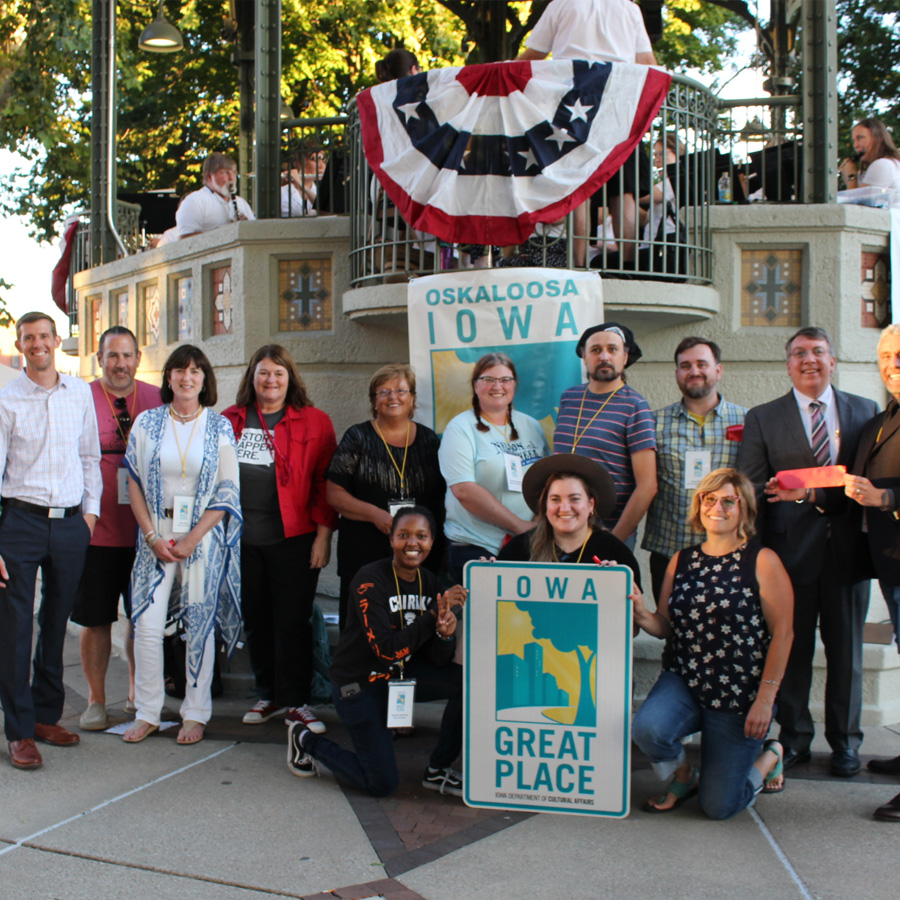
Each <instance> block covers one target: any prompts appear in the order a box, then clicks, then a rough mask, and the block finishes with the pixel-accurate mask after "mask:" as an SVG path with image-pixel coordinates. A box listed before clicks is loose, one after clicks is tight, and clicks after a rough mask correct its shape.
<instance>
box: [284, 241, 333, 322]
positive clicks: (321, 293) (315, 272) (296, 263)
mask: <svg viewBox="0 0 900 900" xmlns="http://www.w3.org/2000/svg"><path fill="white" fill-rule="evenodd" d="M331 327H332V295H331V258H330V257H329V258H327V259H282V260H279V261H278V330H279V331H330V330H331Z"/></svg>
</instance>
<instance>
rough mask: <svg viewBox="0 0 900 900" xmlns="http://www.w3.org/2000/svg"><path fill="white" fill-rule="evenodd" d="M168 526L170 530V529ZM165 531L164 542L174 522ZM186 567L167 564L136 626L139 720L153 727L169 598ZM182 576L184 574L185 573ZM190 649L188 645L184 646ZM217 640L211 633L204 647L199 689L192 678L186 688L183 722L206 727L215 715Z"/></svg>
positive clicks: (160, 694)
mask: <svg viewBox="0 0 900 900" xmlns="http://www.w3.org/2000/svg"><path fill="white" fill-rule="evenodd" d="M166 525H168V526H169V527H168V528H166ZM161 531H164V533H163V540H168V539H169V537H170V536H171V523H170V522H168V521H167V522H166V523H165V524H164V525H163V526H162V528H161ZM182 566H183V564H182V563H180V562H177V563H165V567H164V572H165V574H164V576H163V580H162V581H161V582H160V584H159V585H158V586H157V588H156V590H155V591H154V592H153V600H152V602H151V603H150V605H149V606H148V607H147V608H146V609H145V610H144V612H143V613H141V615H140V616H139V617H138V620H137V622H135V625H134V702H135V705H136V706H137V714H136V718H138V719H140V720H141V721H143V722H149V723H150V724H151V725H159V720H160V713H161V712H162V708H163V702H164V701H165V696H166V694H165V687H164V683H165V682H164V675H163V630H164V628H165V625H166V616H167V614H168V611H169V596H170V594H171V593H172V584H173V583H174V581H175V573H176V571H177V570H178V569H179V567H182ZM181 574H182V576H183V575H184V572H183V571H182V573H181ZM184 648H185V650H187V644H185V645H184ZM215 651H216V639H215V633H214V631H213V632H210V635H209V637H208V638H207V639H206V646H205V647H204V648H203V663H202V664H201V666H200V677H199V678H198V679H197V684H196V686H195V685H194V683H193V682H192V680H191V678H190V676H188V678H187V684H186V685H185V692H184V702H183V703H182V704H181V711H180V712H181V719H182V721H187V720H190V721H192V722H202V723H203V724H204V725H205V724H206V723H207V722H208V721H209V719H210V716H211V715H212V697H211V696H210V687H211V685H212V676H213V668H214V665H215Z"/></svg>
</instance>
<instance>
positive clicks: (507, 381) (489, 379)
mask: <svg viewBox="0 0 900 900" xmlns="http://www.w3.org/2000/svg"><path fill="white" fill-rule="evenodd" d="M475 380H476V381H482V382H484V383H485V384H486V385H487V386H488V387H493V385H495V384H502V385H503V387H509V386H510V385H511V384H515V383H516V379H515V378H513V377H512V375H502V376H501V377H500V378H495V377H494V376H493V375H479V376H478V377H477V378H476V379H475Z"/></svg>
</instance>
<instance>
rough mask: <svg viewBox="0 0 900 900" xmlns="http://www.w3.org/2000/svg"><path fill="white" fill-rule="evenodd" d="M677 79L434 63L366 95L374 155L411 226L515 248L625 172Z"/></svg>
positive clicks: (639, 70)
mask: <svg viewBox="0 0 900 900" xmlns="http://www.w3.org/2000/svg"><path fill="white" fill-rule="evenodd" d="M670 82H671V76H670V75H668V74H667V73H666V72H663V71H660V70H659V69H654V68H648V67H647V66H639V65H632V64H628V63H599V62H595V63H589V62H583V61H579V60H540V61H535V62H502V63H488V64H485V65H477V66H466V67H464V68H448V69H434V70H432V71H430V72H422V73H420V74H418V75H409V76H407V77H405V78H400V79H398V80H397V81H391V82H387V83H385V84H380V85H377V86H376V87H373V88H368V89H367V90H364V91H362V92H361V93H360V94H359V95H358V96H357V103H358V106H359V117H360V124H361V127H362V137H363V146H364V149H365V154H366V159H367V160H368V162H369V165H370V166H371V167H372V170H373V171H374V172H375V174H376V175H377V177H378V180H379V181H380V182H381V184H382V185H383V187H384V190H385V191H386V193H387V195H388V196H389V197H390V198H391V200H392V201H393V202H394V204H395V205H396V206H397V208H398V210H399V211H400V213H401V215H402V216H403V218H404V219H405V220H406V222H407V223H408V224H410V225H411V226H412V227H414V228H417V229H419V230H420V231H424V232H427V233H429V234H433V235H435V236H437V237H439V238H441V239H442V240H445V241H452V242H471V243H479V244H516V243H520V242H521V241H524V240H525V239H527V238H528V237H529V235H531V234H532V233H533V232H534V228H535V225H536V224H537V223H538V222H555V221H557V220H558V219H560V218H562V217H563V216H564V215H566V213H568V212H569V211H570V210H572V209H574V208H575V207H576V206H578V204H579V203H581V202H582V200H584V199H586V198H587V197H589V196H590V195H591V194H593V193H594V192H595V191H597V189H598V188H599V187H601V186H602V185H603V184H604V182H606V181H607V180H608V179H609V178H610V177H611V176H612V175H613V174H615V172H617V171H618V169H619V168H620V166H621V165H622V163H623V162H624V161H625V160H626V159H627V158H628V157H629V156H630V154H631V153H632V152H633V151H634V149H635V147H636V146H637V144H638V143H639V142H640V140H641V138H642V137H643V136H644V134H645V133H646V132H647V130H648V129H649V127H650V123H651V122H652V121H653V117H654V116H655V115H656V113H657V111H658V110H659V108H660V106H661V105H662V102H663V100H664V98H665V96H666V92H667V90H668V88H669V84H670Z"/></svg>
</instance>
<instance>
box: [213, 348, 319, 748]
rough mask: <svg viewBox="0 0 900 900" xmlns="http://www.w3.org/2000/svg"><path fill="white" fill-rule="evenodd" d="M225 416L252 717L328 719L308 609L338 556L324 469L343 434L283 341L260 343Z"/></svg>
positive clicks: (312, 724) (314, 723)
mask: <svg viewBox="0 0 900 900" xmlns="http://www.w3.org/2000/svg"><path fill="white" fill-rule="evenodd" d="M223 415H224V416H225V417H226V418H227V419H228V420H229V421H230V422H231V425H232V427H233V428H234V436H235V438H236V440H237V445H238V463H239V464H240V475H241V507H242V509H243V510H244V532H243V535H242V537H241V605H242V611H243V617H244V632H245V634H246V637H247V647H248V649H249V651H250V663H251V665H252V666H253V672H254V674H255V675H256V686H257V689H258V690H259V694H260V699H259V701H258V702H257V704H256V705H255V706H254V707H253V708H252V709H251V710H250V711H249V712H248V713H247V714H246V715H245V716H244V724H245V725H259V724H262V723H263V722H266V721H268V720H269V719H271V718H273V717H274V716H279V715H284V716H285V721H286V722H287V723H288V724H290V723H291V722H302V723H303V724H304V725H305V726H306V727H307V728H309V729H310V731H314V732H317V733H321V732H323V731H325V726H324V725H323V724H322V723H321V722H320V721H319V720H318V719H317V718H316V716H315V714H314V713H313V712H312V711H311V710H310V708H309V705H308V704H309V699H310V682H311V680H312V674H313V636H312V625H311V624H310V617H311V615H312V610H313V600H314V599H315V595H316V585H317V584H318V581H319V570H320V569H322V568H323V567H324V566H326V565H327V564H328V559H329V557H330V555H331V533H332V531H333V530H334V528H335V526H336V524H337V515H336V513H335V512H334V510H333V509H332V508H331V507H330V506H329V505H328V502H327V500H326V499H325V470H326V469H327V468H328V463H329V462H330V461H331V457H332V455H333V454H334V450H335V447H336V446H337V442H336V441H335V437H334V426H333V425H332V424H331V419H329V417H328V416H327V415H326V414H325V413H324V412H322V411H321V410H319V409H316V408H315V407H314V406H313V405H312V402H311V401H310V399H309V396H308V395H307V393H306V388H305V386H304V384H303V382H302V381H301V380H300V376H299V375H298V374H297V370H296V368H295V367H294V362H293V360H292V359H291V357H290V355H289V354H288V352H287V351H286V350H285V349H284V347H281V346H279V345H278V344H267V345H266V346H264V347H260V348H259V350H257V351H256V353H254V354H253V358H252V359H251V360H250V364H249V365H248V366H247V371H246V372H245V373H244V377H243V378H242V379H241V384H240V387H239V388H238V394H237V402H236V403H235V405H234V406H231V407H229V408H228V409H226V410H225V412H224V413H223Z"/></svg>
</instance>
